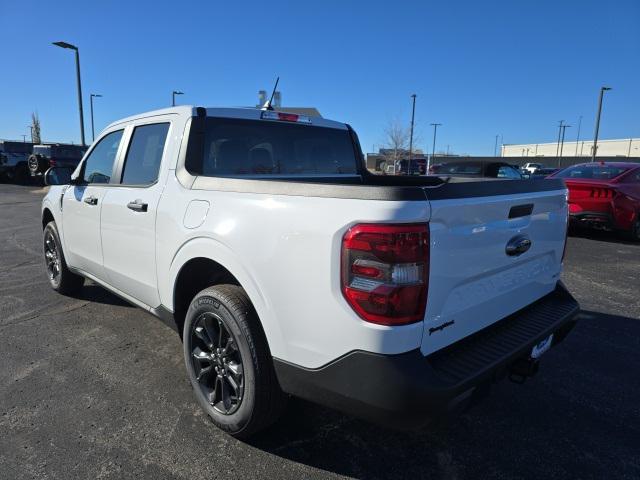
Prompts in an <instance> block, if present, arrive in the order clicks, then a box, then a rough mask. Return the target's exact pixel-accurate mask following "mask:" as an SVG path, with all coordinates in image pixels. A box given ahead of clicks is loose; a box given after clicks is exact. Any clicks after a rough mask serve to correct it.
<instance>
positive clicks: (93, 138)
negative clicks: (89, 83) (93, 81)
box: [89, 93, 102, 143]
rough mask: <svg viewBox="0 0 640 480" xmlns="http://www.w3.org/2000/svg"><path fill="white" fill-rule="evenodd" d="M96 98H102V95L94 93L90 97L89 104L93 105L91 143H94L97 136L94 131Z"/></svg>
mask: <svg viewBox="0 0 640 480" xmlns="http://www.w3.org/2000/svg"><path fill="white" fill-rule="evenodd" d="M94 97H95V98H102V95H100V94H98V93H92V94H91V95H89V103H90V104H91V143H93V141H94V140H95V139H96V134H95V132H94V130H93V99H94Z"/></svg>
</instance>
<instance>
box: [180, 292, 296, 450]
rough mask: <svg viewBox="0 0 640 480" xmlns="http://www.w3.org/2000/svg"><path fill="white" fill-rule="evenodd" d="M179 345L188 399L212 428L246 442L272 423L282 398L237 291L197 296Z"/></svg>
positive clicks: (254, 320)
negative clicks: (191, 393)
mask: <svg viewBox="0 0 640 480" xmlns="http://www.w3.org/2000/svg"><path fill="white" fill-rule="evenodd" d="M183 340H184V344H183V345H184V359H185V365H186V368H187V373H188V375H189V380H190V381H191V385H192V386H193V389H194V393H195V395H196V398H197V399H198V402H199V403H200V406H201V407H202V408H203V410H204V411H205V412H206V413H207V414H208V415H209V417H210V418H211V420H212V422H213V423H214V424H215V425H216V426H217V427H219V428H220V429H222V430H224V431H225V432H227V433H229V434H230V435H233V436H234V437H237V438H248V437H249V436H251V435H253V434H254V433H256V432H258V431H259V430H262V429H263V428H265V427H267V426H269V425H270V424H271V423H273V422H274V421H275V420H277V418H278V417H279V415H280V413H281V411H282V408H283V407H284V404H285V396H284V394H283V393H282V391H281V390H280V386H279V384H278V381H277V379H276V375H275V371H274V368H273V360H272V358H271V354H270V353H269V347H268V345H267V341H266V337H265V335H264V332H263V331H262V328H261V326H260V323H259V320H258V316H257V315H256V313H255V310H254V309H253V306H252V305H251V302H250V301H249V298H248V297H247V294H246V293H245V291H244V290H243V289H242V288H241V287H239V286H237V285H218V286H215V287H209V288H207V289H205V290H203V291H201V292H200V293H198V294H197V295H196V296H195V298H194V299H193V301H192V302H191V305H190V306H189V310H188V311H187V315H186V318H185V324H184V331H183Z"/></svg>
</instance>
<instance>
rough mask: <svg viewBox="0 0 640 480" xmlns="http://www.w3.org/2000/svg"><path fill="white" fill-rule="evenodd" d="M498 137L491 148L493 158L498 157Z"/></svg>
mask: <svg viewBox="0 0 640 480" xmlns="http://www.w3.org/2000/svg"><path fill="white" fill-rule="evenodd" d="M499 136H500V135H496V144H495V145H494V146H493V156H494V157H497V156H498V137H499Z"/></svg>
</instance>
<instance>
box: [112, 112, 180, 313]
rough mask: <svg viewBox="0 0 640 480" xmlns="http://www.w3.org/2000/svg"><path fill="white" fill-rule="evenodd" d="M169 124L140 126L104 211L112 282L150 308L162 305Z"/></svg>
mask: <svg viewBox="0 0 640 480" xmlns="http://www.w3.org/2000/svg"><path fill="white" fill-rule="evenodd" d="M169 127H170V124H169V123H168V122H165V123H147V124H143V125H137V126H135V127H134V129H133V131H132V133H131V140H130V142H129V147H128V149H127V153H126V156H125V158H124V161H123V165H122V169H121V173H118V175H119V176H120V183H119V185H113V186H112V187H110V188H109V190H108V192H107V194H106V196H105V198H104V200H103V203H102V212H101V217H102V220H101V231H102V252H103V255H104V268H105V273H106V275H107V277H108V282H109V283H110V284H111V285H113V286H114V287H116V288H117V289H118V290H121V291H122V292H124V293H126V294H128V295H131V296H132V297H134V298H136V299H137V300H139V301H141V302H143V303H144V304H146V305H149V306H150V307H157V306H158V305H159V304H160V297H159V294H158V282H157V276H156V230H155V223H156V212H157V207H158V203H159V202H160V196H161V195H162V188H163V183H162V182H159V181H158V175H159V173H160V165H161V163H162V157H163V152H164V146H165V142H166V138H167V133H168V130H169Z"/></svg>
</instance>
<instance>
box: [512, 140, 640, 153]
mask: <svg viewBox="0 0 640 480" xmlns="http://www.w3.org/2000/svg"><path fill="white" fill-rule="evenodd" d="M592 152H593V140H581V141H579V142H567V141H565V142H564V145H563V146H562V156H563V157H591V156H592V155H593V153H592ZM558 155H559V145H558V142H553V143H524V144H518V145H502V156H503V157H557V156H558ZM596 156H598V157H640V138H623V139H618V140H598V152H597V154H596Z"/></svg>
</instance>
